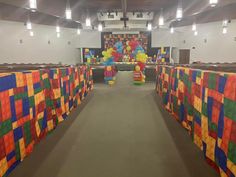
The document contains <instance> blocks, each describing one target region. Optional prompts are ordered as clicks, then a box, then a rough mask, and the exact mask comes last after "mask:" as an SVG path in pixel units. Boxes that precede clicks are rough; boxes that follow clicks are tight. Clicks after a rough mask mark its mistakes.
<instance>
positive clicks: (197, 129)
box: [194, 123, 202, 138]
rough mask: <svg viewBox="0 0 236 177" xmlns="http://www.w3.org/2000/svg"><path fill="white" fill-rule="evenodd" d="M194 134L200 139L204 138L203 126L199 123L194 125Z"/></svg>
mask: <svg viewBox="0 0 236 177" xmlns="http://www.w3.org/2000/svg"><path fill="white" fill-rule="evenodd" d="M194 133H195V134H196V135H197V136H199V137H200V138H201V137H202V129H201V126H200V125H199V124H197V123H195V124H194Z"/></svg>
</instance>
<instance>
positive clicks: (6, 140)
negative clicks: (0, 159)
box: [3, 131, 15, 154]
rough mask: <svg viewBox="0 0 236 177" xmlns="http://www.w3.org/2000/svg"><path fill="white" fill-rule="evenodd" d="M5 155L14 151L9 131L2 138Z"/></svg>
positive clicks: (11, 133) (12, 139)
mask: <svg viewBox="0 0 236 177" xmlns="http://www.w3.org/2000/svg"><path fill="white" fill-rule="evenodd" d="M3 139H4V144H5V150H6V154H10V153H11V152H12V151H13V150H14V149H15V143H14V136H13V132H12V131H10V132H9V133H7V134H6V135H4V136H3Z"/></svg>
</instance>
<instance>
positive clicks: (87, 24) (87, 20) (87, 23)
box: [85, 18, 91, 27]
mask: <svg viewBox="0 0 236 177" xmlns="http://www.w3.org/2000/svg"><path fill="white" fill-rule="evenodd" d="M85 23H86V26H87V27H90V26H91V20H90V18H86V21H85Z"/></svg>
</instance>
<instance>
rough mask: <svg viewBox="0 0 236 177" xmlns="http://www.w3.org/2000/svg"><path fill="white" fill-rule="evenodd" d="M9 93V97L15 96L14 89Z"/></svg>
mask: <svg viewBox="0 0 236 177" xmlns="http://www.w3.org/2000/svg"><path fill="white" fill-rule="evenodd" d="M8 93H9V97H10V96H13V95H14V91H13V89H9V90H8Z"/></svg>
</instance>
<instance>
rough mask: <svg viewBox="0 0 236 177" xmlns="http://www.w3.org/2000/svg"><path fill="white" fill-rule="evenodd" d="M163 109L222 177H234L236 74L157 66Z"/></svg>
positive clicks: (235, 165) (235, 152) (235, 164)
mask: <svg viewBox="0 0 236 177" xmlns="http://www.w3.org/2000/svg"><path fill="white" fill-rule="evenodd" d="M156 89H157V92H158V93H159V95H160V96H161V97H162V102H163V106H164V108H165V109H167V110H168V111H169V112H171V113H172V114H173V116H174V117H175V118H176V119H177V120H178V121H179V122H180V123H181V124H182V125H183V127H185V128H186V129H187V130H188V131H189V133H190V135H191V136H192V139H193V142H194V143H195V144H196V145H197V146H198V147H199V148H200V149H201V150H202V151H203V153H204V157H205V159H206V161H207V162H208V163H209V164H210V165H211V166H212V167H213V168H214V169H215V170H216V171H217V172H219V173H220V174H221V176H222V177H225V176H228V177H235V176H236V74H233V73H221V72H214V71H203V70H197V69H190V68H184V67H170V66H161V65H160V66H157V84H156Z"/></svg>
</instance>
